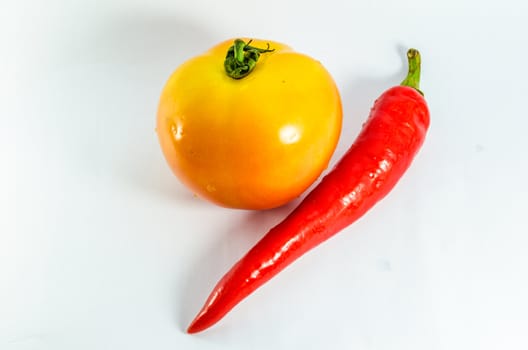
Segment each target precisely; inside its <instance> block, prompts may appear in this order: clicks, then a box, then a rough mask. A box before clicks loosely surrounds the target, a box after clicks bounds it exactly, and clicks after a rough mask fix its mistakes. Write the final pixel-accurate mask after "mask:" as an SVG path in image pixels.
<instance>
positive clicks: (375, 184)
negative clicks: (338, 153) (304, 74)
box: [188, 86, 429, 333]
mask: <svg viewBox="0 0 528 350" xmlns="http://www.w3.org/2000/svg"><path fill="white" fill-rule="evenodd" d="M428 127H429V110H428V108H427V104H426V102H425V100H424V98H423V96H422V95H421V94H420V93H419V92H418V91H417V90H415V89H414V88H411V87H408V86H396V87H393V88H391V89H389V90H387V91H386V92H385V93H383V94H382V95H381V96H380V97H379V98H378V100H376V102H375V103H374V106H373V107H372V109H371V113H370V116H369V118H368V120H367V121H366V123H365V124H364V125H363V128H362V131H361V132H360V134H359V135H358V137H357V139H356V140H355V141H354V143H353V145H352V146H351V147H350V148H349V149H348V151H347V152H346V153H345V155H344V156H343V157H342V159H341V160H340V161H339V162H338V163H337V164H336V166H335V167H334V168H333V169H332V171H330V172H329V173H328V174H327V175H326V176H325V177H324V178H323V179H322V180H321V182H320V184H319V185H317V186H316V187H315V188H314V189H313V191H312V192H311V193H309V194H308V195H307V196H306V198H305V199H304V200H303V201H302V202H301V203H300V204H299V206H298V207H297V208H296V209H295V210H294V211H293V212H291V214H290V215H289V216H288V217H286V218H285V219H284V220H283V221H282V222H281V223H279V224H278V225H277V226H275V227H273V228H272V229H271V230H270V231H269V232H268V233H267V234H266V235H265V236H264V237H263V238H262V239H261V240H260V241H259V242H258V243H257V244H256V245H255V246H254V247H253V248H252V249H251V250H250V251H249V252H248V253H247V254H246V255H245V256H244V257H243V258H242V259H240V260H239V261H238V262H237V263H236V264H235V265H234V266H233V267H232V268H231V270H230V271H229V272H228V273H227V274H226V275H225V276H224V277H223V278H222V279H221V280H220V281H219V282H218V284H217V285H216V287H215V288H214V290H213V292H212V293H211V295H210V296H209V298H208V299H207V301H206V303H205V305H204V307H203V308H202V310H201V311H200V313H199V314H198V316H196V318H195V319H194V321H193V322H192V323H191V325H190V326H189V328H188V332H189V333H195V332H199V331H202V330H204V329H206V328H208V327H210V326H212V325H213V324H215V323H216V322H217V321H219V320H220V319H221V318H222V317H223V316H224V315H225V314H226V313H227V312H229V311H230V310H231V309H232V308H233V307H234V306H235V305H237V304H238V303H239V302H240V301H241V300H242V299H244V298H245V297H246V296H248V295H249V294H251V293H252V292H253V291H254V290H256V289H257V288H258V287H260V286H261V285H263V284H264V283H266V282H267V281H268V280H269V279H271V278H272V277H273V276H275V275H276V274H277V273H279V272H280V271H281V270H283V269H284V268H285V267H287V266H288V265H289V264H291V263H292V262H293V261H295V260H296V259H297V258H299V257H300V256H302V255H303V254H305V253H306V252H308V251H309V250H311V249H312V248H314V247H315V246H317V245H318V244H320V243H322V242H323V241H325V240H327V239H328V238H330V237H332V236H333V235H335V234H336V233H338V232H339V231H341V230H342V229H344V228H345V227H347V226H349V225H350V224H352V223H353V222H355V221H356V220H357V219H359V218H360V217H361V216H362V215H363V214H365V212H367V211H368V210H369V209H370V208H372V207H373V206H374V205H375V204H376V203H377V202H378V201H380V200H381V199H382V198H383V197H385V196H386V195H387V194H388V193H389V192H390V191H391V189H392V188H393V187H394V186H395V185H396V183H397V182H398V180H399V179H400V178H401V176H402V175H403V173H404V172H405V171H406V170H407V168H408V167H409V166H410V164H411V161H412V160H413V158H414V156H415V155H416V153H417V151H418V150H419V149H420V147H421V145H422V143H423V142H424V138H425V134H426V131H427V129H428Z"/></svg>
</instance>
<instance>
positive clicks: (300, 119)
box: [156, 38, 342, 210]
mask: <svg viewBox="0 0 528 350" xmlns="http://www.w3.org/2000/svg"><path fill="white" fill-rule="evenodd" d="M156 123H157V124H156V130H157V136H158V139H159V143H160V146H161V149H162V152H163V155H164V157H165V159H166V161H167V163H168V165H169V167H170V169H171V170H172V172H173V173H174V174H175V175H176V177H177V178H178V179H179V180H180V181H181V182H182V183H183V184H184V185H185V186H186V187H188V189H189V190H190V191H192V192H193V193H194V194H196V195H197V196H198V197H200V198H203V199H205V200H207V201H210V202H212V203H215V204H217V205H219V206H223V207H228V208H238V209H255V210H258V209H270V208H275V207H279V206H281V205H283V204H286V203H288V202H290V201H291V200H293V199H295V198H297V197H299V196H300V195H301V194H302V193H303V192H304V191H305V190H306V189H307V188H308V187H309V186H310V185H311V184H312V183H314V182H315V181H316V180H317V178H318V177H319V176H320V175H321V173H322V172H323V171H324V170H325V169H326V168H327V166H328V164H329V161H330V158H331V157H332V155H333V153H334V151H335V148H336V146H337V142H338V140H339V136H340V133H341V125H342V107H341V98H340V95H339V91H338V89H337V86H336V84H335V82H334V80H333V78H332V77H331V75H330V73H329V72H328V71H327V70H326V69H325V67H324V66H323V65H322V64H321V63H320V62H319V61H317V60H315V59H313V58H311V57H309V56H307V55H304V54H302V53H298V52H295V51H294V50H293V49H292V48H290V47H289V46H287V45H285V44H282V43H279V42H274V41H269V40H258V39H254V40H250V39H247V38H246V39H234V40H233V39H230V40H226V41H224V42H222V43H220V44H218V45H216V46H214V47H213V48H211V49H210V50H208V51H207V52H205V53H204V54H202V55H199V56H196V57H193V58H191V59H189V60H188V61H186V62H184V63H183V64H182V65H181V66H179V67H178V68H177V69H176V70H175V71H174V73H173V74H172V75H171V76H170V78H169V79H168V81H167V83H166V84H165V87H164V88H163V90H162V93H161V97H160V101H159V106H158V112H157V122H156Z"/></svg>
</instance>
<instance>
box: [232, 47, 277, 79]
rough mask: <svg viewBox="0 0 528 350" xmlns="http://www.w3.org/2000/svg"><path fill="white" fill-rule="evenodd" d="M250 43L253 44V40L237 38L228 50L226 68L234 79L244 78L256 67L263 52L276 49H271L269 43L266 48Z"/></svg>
mask: <svg viewBox="0 0 528 350" xmlns="http://www.w3.org/2000/svg"><path fill="white" fill-rule="evenodd" d="M249 44H251V40H250V41H248V42H247V43H245V42H244V41H243V40H241V39H236V40H235V42H234V43H233V45H232V46H231V47H229V49H228V50H227V55H226V58H225V61H224V68H225V71H226V73H227V75H228V76H230V77H231V78H233V79H242V78H244V77H245V76H247V75H248V74H249V73H251V71H252V70H253V69H254V68H255V66H256V65H257V61H258V59H259V58H260V55H261V54H263V53H266V52H272V51H275V49H270V47H269V44H268V47H266V48H265V49H260V48H258V47H254V46H250V45H249Z"/></svg>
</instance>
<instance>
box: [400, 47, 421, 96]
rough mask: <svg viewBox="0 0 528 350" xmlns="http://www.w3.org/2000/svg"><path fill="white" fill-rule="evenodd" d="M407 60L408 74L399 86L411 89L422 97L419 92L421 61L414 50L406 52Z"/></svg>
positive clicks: (418, 54) (418, 53)
mask: <svg viewBox="0 0 528 350" xmlns="http://www.w3.org/2000/svg"><path fill="white" fill-rule="evenodd" d="M407 60H408V61H409V72H408V73H407V77H405V79H404V80H403V81H402V82H401V84H400V85H403V86H409V87H412V88H413V89H415V90H416V91H418V92H419V93H420V94H422V95H423V92H422V91H421V90H420V64H421V61H422V59H421V57H420V52H418V50H416V49H409V51H407Z"/></svg>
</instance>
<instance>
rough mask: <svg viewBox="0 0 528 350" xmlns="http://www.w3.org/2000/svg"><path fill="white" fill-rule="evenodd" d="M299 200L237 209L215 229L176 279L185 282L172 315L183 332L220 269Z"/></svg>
mask: <svg viewBox="0 0 528 350" xmlns="http://www.w3.org/2000/svg"><path fill="white" fill-rule="evenodd" d="M299 201H300V199H296V200H293V201H292V202H290V203H287V204H285V205H283V206H281V207H279V208H275V209H269V210H261V211H241V215H240V217H239V220H234V223H233V225H232V226H231V227H226V228H224V229H221V231H220V232H216V233H215V235H214V239H215V241H214V242H213V243H211V244H210V245H209V247H208V248H207V249H206V250H204V251H203V252H201V254H197V258H196V260H195V261H194V262H193V263H192V264H190V265H189V266H188V267H187V268H186V271H187V275H186V276H185V277H184V283H181V281H180V283H178V284H179V285H183V286H185V287H184V289H183V290H182V291H181V293H180V295H181V300H180V301H179V303H178V305H177V308H176V309H177V315H175V317H176V322H177V323H178V326H179V327H180V329H181V331H182V332H186V330H187V326H188V325H189V323H190V322H191V321H192V319H193V318H194V316H196V313H197V312H198V311H199V310H200V308H201V307H202V306H203V302H204V300H205V299H206V298H207V296H208V295H209V293H210V292H211V289H212V288H213V287H214V285H215V284H216V283H217V282H218V281H219V280H220V278H221V277H222V276H223V275H224V273H225V272H226V271H228V269H229V268H230V267H231V266H232V265H233V264H234V263H235V262H236V261H238V259H240V258H242V256H243V255H244V254H245V253H246V252H247V251H248V250H249V249H250V248H251V247H252V246H253V245H255V243H257V241H258V240H260V238H262V237H263V236H264V235H265V234H266V233H267V232H268V231H269V229H270V228H272V227H273V226H275V225H276V224H278V223H279V222H280V221H281V220H282V219H283V218H284V217H285V216H286V215H288V214H289V213H290V212H291V211H292V210H293V209H294V208H295V207H296V206H297V205H298V204H299Z"/></svg>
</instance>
